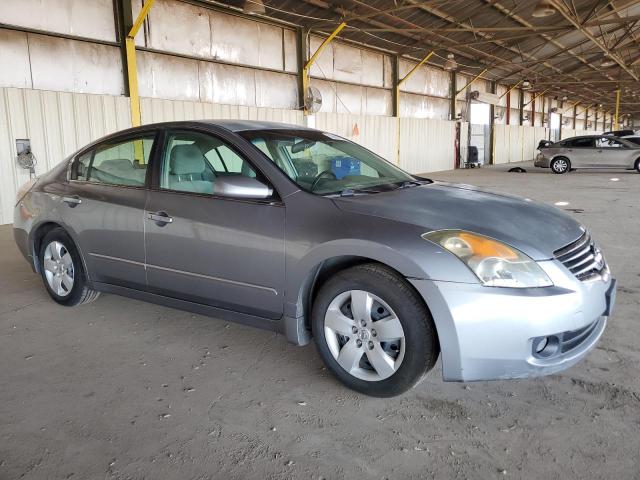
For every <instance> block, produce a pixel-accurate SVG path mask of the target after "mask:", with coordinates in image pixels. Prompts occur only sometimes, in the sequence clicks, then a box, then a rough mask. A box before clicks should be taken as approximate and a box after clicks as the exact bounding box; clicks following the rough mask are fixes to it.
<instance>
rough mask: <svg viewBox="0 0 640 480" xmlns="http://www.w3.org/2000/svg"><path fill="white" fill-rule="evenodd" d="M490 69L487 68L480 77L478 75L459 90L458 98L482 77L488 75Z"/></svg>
mask: <svg viewBox="0 0 640 480" xmlns="http://www.w3.org/2000/svg"><path fill="white" fill-rule="evenodd" d="M488 70H489V69H488V68H485V69H484V70H482V71H481V72H480V73H479V74H478V75H476V76H475V77H473V78H472V79H471V80H470V81H469V82H468V83H467V84H466V85H465V86H464V87H462V88H461V89H460V90H458V91H457V92H456V96H457V95H458V94H460V93H462V92H464V91H465V90H466V89H467V88H469V87H470V86H471V84H472V83H473V82H475V81H476V80H478V79H479V78H480V77H481V76H482V75H484V74H485V73H487V71H488Z"/></svg>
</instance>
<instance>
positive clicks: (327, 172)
mask: <svg viewBox="0 0 640 480" xmlns="http://www.w3.org/2000/svg"><path fill="white" fill-rule="evenodd" d="M324 177H329V178H333V179H334V180H337V179H338V177H336V174H335V173H333V172H332V171H331V170H323V171H321V172H320V173H319V174H318V175H316V177H315V178H314V179H313V183H311V191H312V192H313V191H314V190H315V189H316V187H317V186H318V183H319V182H320V180H321V179H322V178H324Z"/></svg>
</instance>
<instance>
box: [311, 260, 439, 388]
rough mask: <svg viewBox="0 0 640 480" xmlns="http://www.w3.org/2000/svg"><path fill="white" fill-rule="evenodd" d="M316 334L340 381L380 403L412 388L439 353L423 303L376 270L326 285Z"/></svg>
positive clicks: (369, 267) (315, 318)
mask: <svg viewBox="0 0 640 480" xmlns="http://www.w3.org/2000/svg"><path fill="white" fill-rule="evenodd" d="M312 328H313V336H314V340H315V343H316V346H317V348H318V351H319V353H320V356H321V357H322V360H323V361H324V362H325V364H326V365H327V367H328V368H329V370H331V372H332V373H333V374H334V375H335V376H336V377H337V378H338V380H340V381H341V382H342V383H344V384H345V385H346V386H347V387H349V388H351V389H353V390H356V391H358V392H361V393H364V394H366V395H371V396H375V397H391V396H394V395H399V394H401V393H403V392H405V391H407V390H409V389H410V388H412V387H413V386H414V385H415V384H416V383H418V382H419V381H420V380H421V379H422V377H423V376H424V375H425V373H427V372H428V371H429V370H431V369H432V368H433V366H434V365H435V363H436V360H437V358H438V354H439V352H440V349H439V344H438V336H437V333H436V328H435V325H434V323H433V319H432V318H431V314H430V313H429V311H428V309H427V308H426V306H425V305H424V303H423V301H422V298H421V297H420V296H419V295H418V293H417V292H416V291H415V290H414V289H413V288H412V287H411V286H410V285H409V284H408V283H407V282H406V281H405V280H404V279H403V278H402V277H400V276H399V275H398V274H396V273H395V272H393V271H392V270H391V269H389V268H386V267H384V266H382V265H377V264H365V265H358V266H356V267H352V268H349V269H347V270H344V271H342V272H339V273H338V274H336V275H335V276H334V277H333V278H331V279H330V280H329V281H327V283H325V284H324V285H323V287H322V288H321V289H320V292H319V293H318V295H317V297H316V299H315V302H314V305H313V312H312Z"/></svg>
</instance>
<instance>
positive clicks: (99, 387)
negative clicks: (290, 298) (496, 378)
mask: <svg viewBox="0 0 640 480" xmlns="http://www.w3.org/2000/svg"><path fill="white" fill-rule="evenodd" d="M504 170H505V168H495V169H494V168H489V167H485V168H482V169H480V170H478V169H476V170H459V171H455V172H444V173H437V174H432V175H431V176H432V177H433V178H436V179H443V180H450V181H457V182H463V183H472V184H476V185H481V186H484V187H490V188H492V189H495V190H499V191H503V192H510V193H514V194H518V195H524V196H528V197H531V198H534V199H537V200H541V201H543V202H547V203H551V204H553V203H555V202H558V201H565V202H569V204H568V205H567V206H565V207H562V208H565V209H567V210H569V212H570V213H571V215H573V216H574V217H575V218H577V219H579V220H580V221H582V222H584V223H585V224H586V225H588V227H589V228H590V229H591V230H592V232H593V236H594V237H595V238H596V239H597V240H598V241H599V242H600V243H601V245H602V247H603V249H604V252H605V254H606V256H607V259H608V261H609V263H610V265H611V267H612V269H613V272H614V274H615V276H616V277H617V278H618V280H619V282H620V287H619V291H618V304H617V309H616V311H615V314H614V317H613V319H612V320H611V322H610V324H609V326H608V329H607V330H606V332H605V334H604V337H603V339H602V340H601V342H600V344H599V346H598V347H597V348H596V349H595V350H594V351H593V352H592V353H591V354H590V355H589V357H588V358H587V359H586V361H584V362H582V363H581V364H579V365H578V366H576V367H574V368H572V369H570V370H568V371H566V372H564V373H562V374H559V375H554V376H551V377H545V378H540V379H533V380H522V381H508V382H505V381H501V382H480V383H472V384H456V383H448V384H445V383H443V382H442V381H441V378H440V370H439V367H436V369H434V371H432V372H431V374H430V375H429V376H428V378H427V379H426V380H425V381H424V382H423V383H422V384H420V385H419V387H417V388H416V389H414V390H413V391H411V392H409V393H407V394H405V395H403V396H401V397H398V398H392V399H385V400H379V399H374V398H368V397H365V396H362V395H359V394H356V393H354V392H352V391H350V390H347V389H345V388H343V387H342V386H341V385H340V384H338V383H337V382H336V381H334V380H333V378H332V377H331V375H330V374H329V373H328V372H327V371H326V370H325V369H324V368H323V366H322V363H321V361H320V359H319V357H318V355H317V354H316V352H315V349H314V347H313V345H310V346H308V347H305V348H299V347H294V346H291V345H288V344H287V343H286V341H285V340H284V338H283V337H282V336H278V335H274V334H271V333H268V332H264V331H260V330H254V329H251V328H248V327H243V326H239V325H235V324H228V323H226V322H223V321H219V320H215V319H211V318H206V317H202V316H197V315H191V314H189V313H184V312H180V311H177V310H172V309H168V308H163V307H159V306H155V305H151V304H146V303H142V302H139V301H134V300H129V299H126V298H120V297H117V296H112V295H103V296H102V297H101V298H100V299H99V300H98V301H96V302H95V303H93V304H91V305H87V306H84V307H80V308H75V309H67V308H64V307H59V306H57V305H56V304H55V303H53V302H52V301H50V300H49V298H48V297H47V295H46V293H45V290H44V288H43V286H42V284H41V281H40V278H39V277H38V276H36V275H34V274H33V273H31V271H30V270H29V267H28V265H27V264H26V262H25V261H24V260H23V259H22V258H21V257H20V255H19V253H18V250H17V249H16V248H15V246H14V244H13V240H12V236H11V229H10V227H8V226H5V227H1V228H0V366H1V367H0V479H2V480H5V479H16V478H26V479H45V478H46V479H58V478H62V479H69V478H71V479H93V478H100V479H142V478H146V479H154V480H155V479H173V478H175V479H207V478H242V479H245V478H246V479H279V478H316V479H317V478H397V479H407V478H443V479H446V478H479V479H489V478H503V477H504V476H507V477H511V478H536V477H537V478H551V479H553V478H563V479H564V478H580V479H586V478H638V477H639V476H640V460H639V455H638V454H639V453H640V435H638V431H639V428H640V376H639V375H638V372H640V353H639V352H640V348H639V347H638V340H639V339H640V322H639V321H638V310H639V304H640V276H639V269H638V258H640V246H639V245H640V244H639V242H638V238H640V222H639V221H638V214H637V212H638V198H640V175H638V174H637V173H631V172H619V171H618V172H598V173H588V172H574V173H571V174H569V175H564V176H557V175H553V174H551V173H549V172H548V171H533V169H530V170H529V172H528V173H526V174H516V173H506V172H505V171H504ZM614 178H617V179H618V181H614ZM549 235H553V232H552V231H549Z"/></svg>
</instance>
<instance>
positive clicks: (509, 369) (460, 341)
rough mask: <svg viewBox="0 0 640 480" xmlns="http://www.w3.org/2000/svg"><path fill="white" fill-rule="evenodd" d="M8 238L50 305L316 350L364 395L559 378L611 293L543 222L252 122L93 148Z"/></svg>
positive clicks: (600, 327) (299, 131)
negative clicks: (121, 299) (171, 310)
mask: <svg viewBox="0 0 640 480" xmlns="http://www.w3.org/2000/svg"><path fill="white" fill-rule="evenodd" d="M550 233H551V234H550ZM14 235H15V239H16V242H17V244H18V246H19V247H20V250H21V251H22V253H23V255H24V256H25V258H26V259H27V260H28V261H29V263H30V264H31V267H32V268H33V270H34V271H35V272H37V273H39V274H40V275H41V276H42V280H43V284H44V287H45V288H46V290H47V291H48V293H49V295H50V296H51V298H52V299H53V300H54V301H55V302H57V303H59V304H61V305H65V306H75V305H80V304H83V303H87V302H90V301H92V300H95V299H96V298H97V297H98V295H99V294H100V293H101V292H108V293H115V294H120V295H126V296H130V297H135V298H138V299H142V300H146V301H150V302H156V303H161V304H164V305H169V306H172V307H176V308H181V309H186V310H189V311H193V312H198V313H204V314H208V315H212V316H215V317H218V318H224V319H228V320H233V321H237V322H242V323H246V324H249V325H253V326H256V327H261V328H265V329H268V330H272V331H276V332H279V333H282V334H283V335H285V336H286V338H287V339H288V340H289V341H291V342H292V343H295V344H298V345H304V344H306V343H308V342H310V341H311V339H312V338H313V340H314V341H315V343H316V345H317V347H318V351H319V353H320V356H321V357H322V359H323V360H324V362H325V363H326V365H327V367H328V368H329V369H330V370H331V371H332V372H333V374H334V375H335V376H336V377H337V378H338V379H339V380H341V381H342V382H343V383H344V384H346V385H347V386H349V387H351V388H353V389H355V390H358V391H360V392H364V393H366V394H369V395H376V396H391V395H396V394H399V393H401V392H403V391H405V390H407V389H408V388H410V387H412V386H413V385H415V384H416V383H417V382H418V381H420V379H421V378H422V377H423V375H424V374H425V373H426V372H427V371H428V370H430V369H431V368H432V367H433V366H434V364H435V362H436V360H437V358H438V356H439V355H441V356H442V372H443V376H444V379H445V380H453V381H468V380H486V379H498V378H500V379H502V378H521V377H527V376H532V375H544V374H549V373H553V372H557V371H559V370H562V369H564V368H567V367H569V366H571V365H573V364H575V363H576V362H578V361H579V360H580V359H582V358H584V356H585V355H586V354H587V353H588V352H589V350H591V349H592V348H593V347H594V346H595V344H596V342H597V341H598V339H599V338H600V336H601V335H602V333H603V331H604V329H605V326H606V323H607V319H608V317H609V315H610V312H611V307H612V305H613V303H614V295H615V285H616V282H615V280H614V279H613V278H611V274H610V272H609V268H608V267H607V264H606V262H605V260H604V257H603V255H602V253H601V252H600V250H599V248H598V246H597V244H596V243H595V241H594V240H593V239H592V238H591V236H590V235H589V233H588V232H587V230H586V229H585V227H583V226H582V225H580V224H579V223H578V222H576V221H575V220H574V219H572V218H571V217H569V216H568V215H566V214H565V213H564V212H562V211H560V210H557V209H555V208H553V207H551V206H549V205H543V204H537V203H535V202H532V201H530V200H529V199H521V198H517V197H512V196H508V195H502V194H498V193H491V192H485V191H481V190H478V189H476V188H473V187H470V186H468V185H450V184H446V183H441V182H434V181H431V180H428V179H425V178H421V177H416V176H413V175H409V174H408V173H406V172H404V171H402V170H400V169H399V168H397V167H396V166H394V165H392V164H390V163H388V162H386V161H385V160H383V159H381V158H380V157H378V156H377V155H375V154H374V153H372V152H370V151H368V150H366V149H364V148H362V147H361V146H359V145H356V144H354V143H352V142H350V141H348V140H345V139H343V138H340V137H338V136H336V135H333V134H331V133H326V132H320V131H317V130H312V129H307V128H301V127H297V126H291V125H279V124H272V123H266V122H247V121H245V122H242V121H237V122H233V121H226V122H225V121H218V122H212V121H209V122H173V123H165V124H156V125H147V126H144V127H139V128H134V129H131V130H127V131H124V132H120V133H116V134H113V135H110V136H108V137H105V138H103V139H100V140H98V141H96V142H94V143H92V144H91V145H88V146H86V147H85V148H83V149H81V150H80V151H78V152H76V153H75V154H73V155H71V156H70V157H69V158H67V159H66V160H64V161H63V162H61V163H60V165H59V166H57V167H55V168H54V169H53V170H52V171H50V172H49V173H47V174H45V175H43V176H42V177H40V178H38V179H37V180H35V181H33V182H31V183H30V184H27V185H26V186H25V187H24V188H23V189H22V190H21V191H20V193H19V194H18V199H17V201H16V208H15V216H14ZM91 314H92V311H91V310H88V311H87V315H91ZM247 361H249V359H247Z"/></svg>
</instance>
